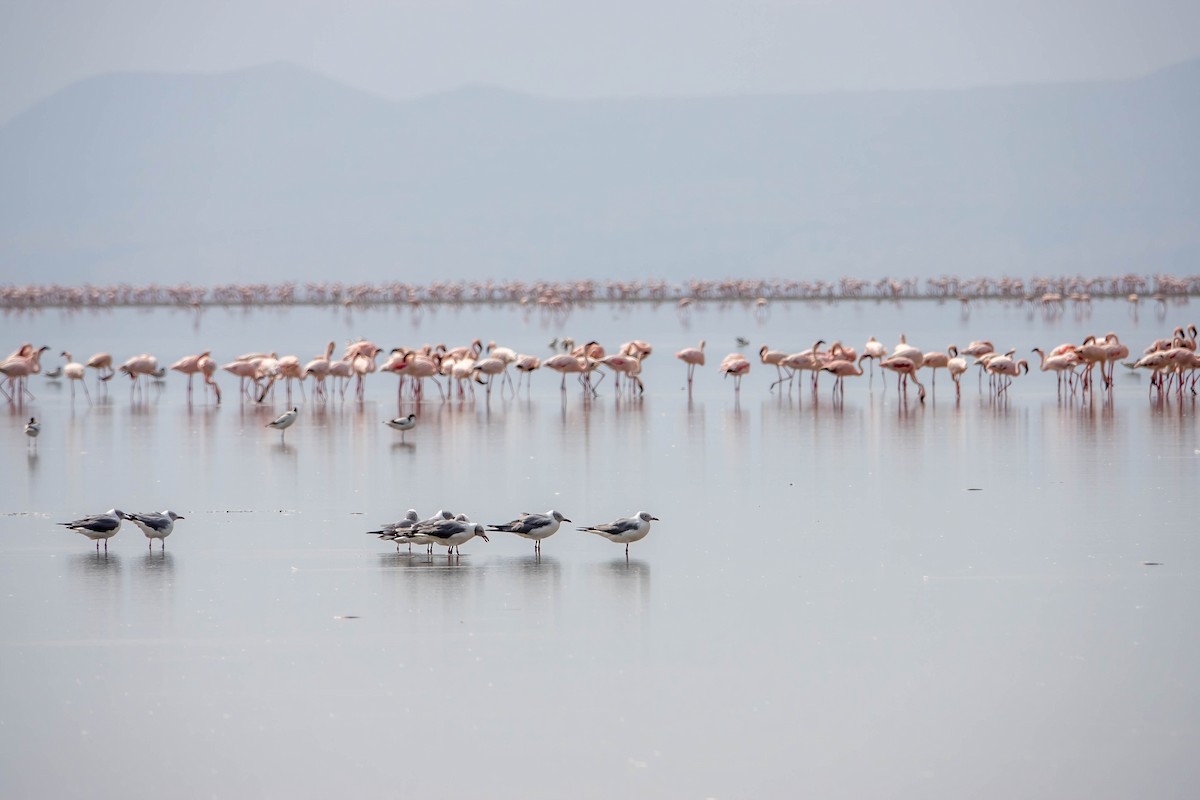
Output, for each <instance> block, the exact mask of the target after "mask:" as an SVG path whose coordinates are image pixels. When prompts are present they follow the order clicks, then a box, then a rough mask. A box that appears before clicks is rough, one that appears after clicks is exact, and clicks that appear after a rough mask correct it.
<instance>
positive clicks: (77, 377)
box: [62, 350, 92, 405]
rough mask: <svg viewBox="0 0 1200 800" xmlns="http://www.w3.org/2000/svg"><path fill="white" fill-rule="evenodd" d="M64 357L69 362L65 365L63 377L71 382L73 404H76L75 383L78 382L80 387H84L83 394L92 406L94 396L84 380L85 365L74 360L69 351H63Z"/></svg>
mask: <svg viewBox="0 0 1200 800" xmlns="http://www.w3.org/2000/svg"><path fill="white" fill-rule="evenodd" d="M62 357H63V358H65V359H66V360H67V363H66V364H64V365H63V375H65V376H66V378H67V380H69V381H70V382H71V402H72V403H74V402H75V382H76V381H78V382H79V385H80V386H82V387H83V394H84V396H85V397H87V401H88V404H89V405H90V404H91V402H92V395H91V393H90V392H88V388H87V381H85V380H84V377H85V373H84V366H83V364H80V363H79V362H78V361H75V360H73V359H72V358H71V353H70V351H68V350H63V352H62Z"/></svg>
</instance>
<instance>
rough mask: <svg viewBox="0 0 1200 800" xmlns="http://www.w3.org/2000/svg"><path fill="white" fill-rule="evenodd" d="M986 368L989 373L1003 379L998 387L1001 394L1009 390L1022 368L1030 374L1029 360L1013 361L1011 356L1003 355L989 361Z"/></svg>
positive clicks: (997, 390)
mask: <svg viewBox="0 0 1200 800" xmlns="http://www.w3.org/2000/svg"><path fill="white" fill-rule="evenodd" d="M985 369H986V370H987V371H988V373H989V374H991V375H996V376H999V377H1000V378H1001V379H1002V380H1001V382H1000V383H998V384H997V389H996V394H998V395H999V394H1004V393H1006V392H1007V391H1008V387H1009V386H1011V385H1012V379H1013V378H1015V377H1017V376H1018V375H1020V374H1021V370H1022V369H1023V370H1024V371H1025V374H1029V362H1028V361H1026V360H1025V359H1023V358H1022V359H1021V360H1020V361H1013V360H1012V357H1011V356H1007V355H1003V356H997V357H996V358H993V359H992V360H991V361H989V362H988V363H987V366H986V367H985Z"/></svg>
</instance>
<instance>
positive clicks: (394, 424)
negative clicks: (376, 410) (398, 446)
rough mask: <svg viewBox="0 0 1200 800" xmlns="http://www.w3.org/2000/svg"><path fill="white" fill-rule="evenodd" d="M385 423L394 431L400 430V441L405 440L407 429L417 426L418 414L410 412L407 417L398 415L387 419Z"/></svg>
mask: <svg viewBox="0 0 1200 800" xmlns="http://www.w3.org/2000/svg"><path fill="white" fill-rule="evenodd" d="M383 424H384V425H387V426H388V427H389V428H391V429H392V430H394V431H400V441H402V442H403V441H404V433H405V431H411V430H412V429H413V428H415V427H417V415H416V414H409V415H408V416H407V417H396V418H395V419H385V420H384V421H383Z"/></svg>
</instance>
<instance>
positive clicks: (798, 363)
mask: <svg viewBox="0 0 1200 800" xmlns="http://www.w3.org/2000/svg"><path fill="white" fill-rule="evenodd" d="M823 344H825V340H824V339H818V340H817V342H816V344H814V345H813V346H812V347H810V348H809V349H807V350H801V351H800V352H799V353H792V354H791V355H788V356H785V357H784V358H783V360H782V361H780V362H779V365H780V366H781V367H783V368H784V369H786V370H787V371H788V374H787V376H786V377H784V378H780V379H779V380H777V381H775V383H772V384H771V388H775V384H777V383H780V382H781V381H785V380H786V381H787V382H788V391H789V392H791V386H792V380H793V379H794V378H795V376H796V373H798V372H802V371H808V372H811V373H813V375H816V374H817V372H818V371H819V370H820V369H821V366H822V365H823V364H824V363H825V359H824V358H823V357H822V355H821V345H823ZM813 388H814V390H815V389H816V383H815V382H814V383H813Z"/></svg>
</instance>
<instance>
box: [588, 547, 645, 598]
mask: <svg viewBox="0 0 1200 800" xmlns="http://www.w3.org/2000/svg"><path fill="white" fill-rule="evenodd" d="M598 569H599V572H600V574H601V575H602V576H603V577H604V578H605V581H604V583H606V584H607V585H608V586H609V587H610V588H611V590H612V598H611V599H610V601H609V602H610V603H611V604H612V605H614V606H617V607H619V606H620V605H622V604H624V605H626V606H630V605H632V606H636V609H637V610H638V611H639V612H644V611H646V610H648V609H649V607H650V564H649V563H647V562H646V561H643V560H641V559H640V558H628V557H626V558H615V559H613V560H611V561H608V562H606V563H604V564H603V565H601V566H600V567H599V568H598ZM631 610H632V609H631Z"/></svg>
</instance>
